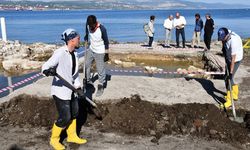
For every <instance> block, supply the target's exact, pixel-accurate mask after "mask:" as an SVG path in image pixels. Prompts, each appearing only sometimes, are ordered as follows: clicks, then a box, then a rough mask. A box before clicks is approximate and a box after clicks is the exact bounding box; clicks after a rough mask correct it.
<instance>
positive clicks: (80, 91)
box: [76, 88, 85, 99]
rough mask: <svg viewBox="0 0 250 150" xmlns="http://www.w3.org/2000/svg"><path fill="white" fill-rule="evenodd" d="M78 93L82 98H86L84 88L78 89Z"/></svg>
mask: <svg viewBox="0 0 250 150" xmlns="http://www.w3.org/2000/svg"><path fill="white" fill-rule="evenodd" d="M76 93H77V96H78V97H79V98H80V99H84V98H85V94H84V92H83V89H82V88H78V89H76Z"/></svg>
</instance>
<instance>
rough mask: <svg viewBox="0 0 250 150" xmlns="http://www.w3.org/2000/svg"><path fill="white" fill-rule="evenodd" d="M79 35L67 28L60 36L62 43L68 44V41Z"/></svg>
mask: <svg viewBox="0 0 250 150" xmlns="http://www.w3.org/2000/svg"><path fill="white" fill-rule="evenodd" d="M79 35H80V34H79V33H78V32H77V31H76V30H75V29H71V28H69V29H66V30H65V31H63V33H62V35H61V36H62V40H63V41H64V42H68V41H69V40H72V39H74V38H75V37H77V36H79Z"/></svg>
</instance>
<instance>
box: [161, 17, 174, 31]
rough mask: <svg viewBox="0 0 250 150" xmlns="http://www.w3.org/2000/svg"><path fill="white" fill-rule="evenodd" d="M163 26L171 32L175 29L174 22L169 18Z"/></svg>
mask: <svg viewBox="0 0 250 150" xmlns="http://www.w3.org/2000/svg"><path fill="white" fill-rule="evenodd" d="M163 26H164V28H166V29H170V30H171V29H173V27H174V24H173V20H170V19H169V18H168V19H166V20H165V21H164V24H163Z"/></svg>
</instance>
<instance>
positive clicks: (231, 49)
mask: <svg viewBox="0 0 250 150" xmlns="http://www.w3.org/2000/svg"><path fill="white" fill-rule="evenodd" d="M218 40H219V41H222V45H223V46H222V51H223V54H224V57H225V62H226V69H225V70H226V78H225V83H226V88H227V95H226V96H225V99H226V102H225V103H224V106H225V108H228V107H230V106H231V105H232V102H231V94H230V87H229V85H230V84H229V81H230V82H231V86H232V87H231V89H232V97H233V99H234V100H238V94H239V87H238V85H237V84H235V83H234V76H235V74H236V71H237V70H238V68H239V65H240V63H241V60H242V59H243V46H242V40H241V38H240V36H239V35H237V34H236V33H234V32H232V31H230V30H228V29H227V28H220V29H219V30H218ZM227 71H228V72H227Z"/></svg>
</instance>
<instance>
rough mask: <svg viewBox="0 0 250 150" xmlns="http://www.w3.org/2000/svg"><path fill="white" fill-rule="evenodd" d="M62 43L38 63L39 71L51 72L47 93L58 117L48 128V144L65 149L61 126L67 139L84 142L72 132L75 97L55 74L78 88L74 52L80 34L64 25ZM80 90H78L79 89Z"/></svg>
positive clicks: (75, 53)
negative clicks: (49, 86)
mask: <svg viewBox="0 0 250 150" xmlns="http://www.w3.org/2000/svg"><path fill="white" fill-rule="evenodd" d="M62 40H63V41H64V42H65V43H66V45H65V46H63V47H61V48H59V49H57V50H56V51H55V52H54V53H53V55H52V56H51V57H50V58H49V60H48V61H47V62H46V63H45V64H44V65H43V66H42V72H43V74H44V75H46V76H54V78H53V82H52V88H51V95H52V96H53V99H54V101H55V105H56V108H57V111H58V119H57V120H56V122H55V123H54V126H53V128H52V134H51V138H50V145H51V146H52V147H53V148H54V149H56V150H62V149H65V146H64V145H62V144H61V143H60V142H59V141H60V134H61V132H62V130H63V129H66V132H67V142H72V143H77V144H84V143H86V142H87V140H86V139H81V138H79V137H78V135H77V134H76V117H77V115H78V109H79V108H78V100H77V98H75V96H74V92H73V91H72V90H71V89H69V88H68V87H66V86H64V83H63V81H62V80H60V79H59V78H58V77H56V74H59V75H60V76H61V77H63V78H64V79H65V80H66V81H68V82H69V83H72V85H74V86H75V88H77V89H78V90H81V88H80V87H81V84H80V80H79V72H78V56H77V52H76V51H75V49H78V48H79V44H80V35H79V34H78V33H77V32H76V31H75V30H74V29H67V30H65V31H64V32H63V33H62ZM79 93H80V92H79Z"/></svg>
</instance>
